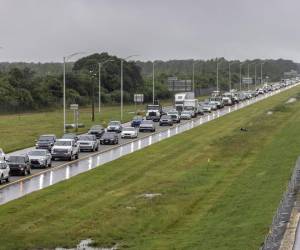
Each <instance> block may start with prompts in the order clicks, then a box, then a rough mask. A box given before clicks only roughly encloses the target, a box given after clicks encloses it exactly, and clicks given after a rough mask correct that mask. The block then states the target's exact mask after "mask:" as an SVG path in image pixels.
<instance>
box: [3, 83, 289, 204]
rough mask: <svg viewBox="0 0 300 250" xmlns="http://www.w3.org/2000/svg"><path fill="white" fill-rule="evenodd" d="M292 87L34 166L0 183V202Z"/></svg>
mask: <svg viewBox="0 0 300 250" xmlns="http://www.w3.org/2000/svg"><path fill="white" fill-rule="evenodd" d="M293 86H295V85H293ZM293 86H290V87H293ZM290 87H287V88H284V89H280V90H276V91H273V92H270V93H267V94H265V95H259V96H258V97H255V98H252V99H251V100H246V101H244V102H240V103H239V104H236V105H234V106H226V107H224V108H223V109H221V110H217V111H214V112H212V113H209V114H205V115H203V116H198V117H197V118H194V119H192V120H186V121H181V123H179V124H174V125H173V126H163V127H162V126H159V125H158V123H156V132H154V133H139V136H138V138H137V139H121V138H120V139H119V145H100V147H99V151H98V152H91V153H89V152H81V153H80V155H79V159H78V160H74V161H53V162H52V167H51V168H49V169H33V170H32V174H31V175H30V176H26V177H24V176H13V177H11V181H10V183H8V184H3V185H1V186H0V204H4V203H6V202H8V201H10V200H13V199H16V198H19V197H22V196H24V195H26V194H28V193H31V192H33V191H36V190H40V189H42V188H45V187H47V186H50V185H53V184H55V183H57V182H60V181H62V180H66V179H69V178H71V177H72V176H75V175H77V174H80V173H83V172H85V171H88V170H90V169H92V168H95V167H97V166H100V165H103V164H105V163H107V162H109V161H112V160H115V159H118V158H119V157H122V156H124V155H126V154H129V153H132V152H134V151H136V150H140V149H142V148H144V147H147V146H149V145H152V144H153V143H156V142H158V141H160V140H163V139H165V138H168V137H171V136H173V135H176V134H179V133H182V132H184V131H187V130H189V129H192V128H193V127H196V126H199V125H202V124H204V123H207V122H209V121H211V120H213V119H216V118H218V117H221V116H223V115H226V114H229V113H230V112H232V111H235V110H238V109H241V108H244V107H245V106H248V105H250V104H252V103H255V102H257V101H260V100H263V99H265V98H267V97H269V96H272V95H274V94H277V93H280V92H282V91H284V90H286V89H289V88H290ZM168 108H170V107H168ZM124 126H129V123H126V124H124ZM119 136H120V135H119ZM32 149H33V147H32V148H27V149H23V150H19V151H16V152H12V153H10V154H15V153H17V154H25V153H27V152H28V151H30V150H32Z"/></svg>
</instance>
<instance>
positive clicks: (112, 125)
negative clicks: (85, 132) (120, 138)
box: [106, 121, 122, 133]
mask: <svg viewBox="0 0 300 250" xmlns="http://www.w3.org/2000/svg"><path fill="white" fill-rule="evenodd" d="M106 131H107V132H117V133H121V132H122V124H121V122H120V121H111V122H109V124H108V126H107V129H106Z"/></svg>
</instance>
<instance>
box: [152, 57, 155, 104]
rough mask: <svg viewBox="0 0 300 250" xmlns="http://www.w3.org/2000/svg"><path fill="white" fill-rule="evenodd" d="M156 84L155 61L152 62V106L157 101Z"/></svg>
mask: <svg viewBox="0 0 300 250" xmlns="http://www.w3.org/2000/svg"><path fill="white" fill-rule="evenodd" d="M154 84H155V82H154V61H153V62H152V104H154V99H155V95H154V94H155V92H154V91H155V85H154Z"/></svg>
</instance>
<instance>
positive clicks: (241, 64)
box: [240, 63, 244, 91]
mask: <svg viewBox="0 0 300 250" xmlns="http://www.w3.org/2000/svg"><path fill="white" fill-rule="evenodd" d="M243 64H244V63H240V91H242V66H243Z"/></svg>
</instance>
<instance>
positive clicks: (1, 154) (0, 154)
mask: <svg viewBox="0 0 300 250" xmlns="http://www.w3.org/2000/svg"><path fill="white" fill-rule="evenodd" d="M0 161H5V153H4V151H3V150H2V148H0Z"/></svg>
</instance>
